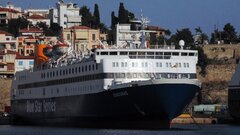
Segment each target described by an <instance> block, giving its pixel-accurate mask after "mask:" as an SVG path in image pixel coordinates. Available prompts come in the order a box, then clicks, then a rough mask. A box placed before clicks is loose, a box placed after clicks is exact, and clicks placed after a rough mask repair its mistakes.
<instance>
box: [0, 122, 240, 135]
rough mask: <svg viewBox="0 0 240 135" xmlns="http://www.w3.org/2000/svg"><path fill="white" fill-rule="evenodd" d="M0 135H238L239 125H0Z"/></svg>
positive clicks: (239, 132)
mask: <svg viewBox="0 0 240 135" xmlns="http://www.w3.org/2000/svg"><path fill="white" fill-rule="evenodd" d="M0 135H240V125H218V124H217V125H173V126H172V129H170V130H135V129H84V128H63V127H38V126H11V125H0Z"/></svg>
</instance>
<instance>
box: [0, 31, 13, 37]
mask: <svg viewBox="0 0 240 135" xmlns="http://www.w3.org/2000/svg"><path fill="white" fill-rule="evenodd" d="M0 34H5V35H6V36H13V35H12V34H11V33H8V32H6V31H3V30H0Z"/></svg>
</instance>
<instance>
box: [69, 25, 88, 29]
mask: <svg viewBox="0 0 240 135" xmlns="http://www.w3.org/2000/svg"><path fill="white" fill-rule="evenodd" d="M68 29H91V28H89V27H87V26H82V25H80V26H72V27H70V28H68Z"/></svg>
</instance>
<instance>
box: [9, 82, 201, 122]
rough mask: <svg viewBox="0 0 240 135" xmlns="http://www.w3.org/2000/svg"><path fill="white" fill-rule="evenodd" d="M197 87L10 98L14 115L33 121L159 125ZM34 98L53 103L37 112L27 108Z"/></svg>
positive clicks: (166, 86)
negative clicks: (120, 122)
mask: <svg viewBox="0 0 240 135" xmlns="http://www.w3.org/2000/svg"><path fill="white" fill-rule="evenodd" d="M199 90H200V88H199V87H198V86H196V85H191V84H157V85H146V86H136V87H129V88H123V89H117V90H108V91H104V92H101V93H95V94H87V95H77V96H67V97H58V98H50V99H30V100H13V101H12V110H13V114H14V115H15V116H16V117H18V118H21V119H24V120H27V121H31V122H34V123H49V122H54V121H55V122H60V121H62V120H67V121H74V120H77V121H78V124H80V123H81V121H84V122H86V121H89V122H91V121H94V122H96V121H102V122H104V121H105V122H106V121H137V122H140V121H144V122H149V121H155V122H157V123H159V125H160V124H161V123H164V124H169V123H170V121H171V120H172V119H173V118H175V117H177V116H178V115H180V114H181V113H182V112H183V111H184V108H185V107H186V105H188V104H189V103H190V102H191V100H192V99H193V98H194V96H195V94H196V93H197V92H198V91H199ZM36 101H37V102H38V103H43V102H49V103H55V105H54V107H52V108H51V107H50V109H48V108H47V109H46V107H45V106H44V105H42V107H40V109H39V107H38V110H37V111H36V112H34V111H35V110H36V107H35V106H34V107H35V108H33V110H32V111H33V112H27V102H30V103H35V102H36ZM40 105H41V104H40ZM44 109H45V110H44ZM49 110H50V111H49ZM28 111H29V110H28ZM168 126H169V125H168Z"/></svg>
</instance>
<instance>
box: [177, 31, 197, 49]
mask: <svg viewBox="0 0 240 135" xmlns="http://www.w3.org/2000/svg"><path fill="white" fill-rule="evenodd" d="M175 36H176V37H175V41H174V43H175V44H176V45H177V48H178V47H179V45H178V42H179V41H180V40H184V41H185V46H186V47H189V46H190V45H193V36H192V32H191V31H190V30H189V29H188V28H184V29H182V30H177V32H176V34H175Z"/></svg>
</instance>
